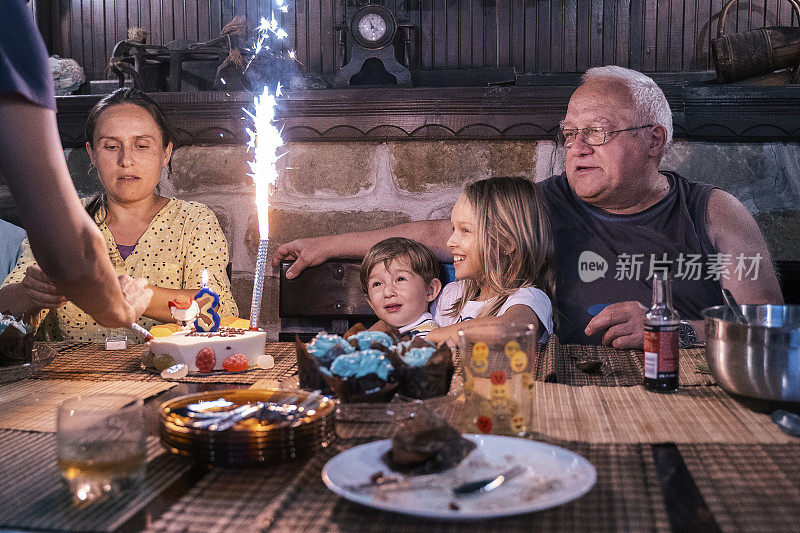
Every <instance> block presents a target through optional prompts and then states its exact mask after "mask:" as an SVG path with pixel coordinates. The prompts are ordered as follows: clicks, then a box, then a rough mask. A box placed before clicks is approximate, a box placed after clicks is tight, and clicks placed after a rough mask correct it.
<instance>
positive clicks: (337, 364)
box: [323, 348, 397, 403]
mask: <svg viewBox="0 0 800 533" xmlns="http://www.w3.org/2000/svg"><path fill="white" fill-rule="evenodd" d="M394 370H395V369H394V366H393V365H392V363H391V362H390V361H389V359H388V358H387V357H386V355H385V354H384V352H382V351H380V350H375V349H371V348H370V349H366V350H361V351H357V352H354V353H349V354H344V355H340V356H339V357H337V358H336V359H335V360H334V361H333V363H331V366H330V369H329V373H325V372H323V374H324V375H325V379H326V381H327V382H328V384H329V385H330V386H331V388H332V389H333V392H334V394H336V396H337V397H338V398H339V399H341V400H342V401H343V402H347V403H356V402H385V401H388V400H389V399H390V398H391V397H392V396H393V395H394V392H395V390H396V389H397V381H396V380H395V377H394Z"/></svg>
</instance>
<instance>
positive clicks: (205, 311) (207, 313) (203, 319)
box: [194, 270, 220, 331]
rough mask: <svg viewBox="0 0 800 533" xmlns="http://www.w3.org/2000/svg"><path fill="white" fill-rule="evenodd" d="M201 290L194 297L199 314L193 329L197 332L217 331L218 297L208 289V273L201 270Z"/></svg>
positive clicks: (218, 322)
mask: <svg viewBox="0 0 800 533" xmlns="http://www.w3.org/2000/svg"><path fill="white" fill-rule="evenodd" d="M201 281H202V288H201V289H200V290H199V291H198V293H197V294H195V295H194V299H195V301H197V306H198V307H199V308H200V314H198V315H197V318H196V319H195V321H194V328H195V329H196V330H197V331H219V324H220V317H219V313H217V309H218V308H219V295H218V294H217V293H216V292H214V291H212V290H211V289H209V288H208V271H207V270H203V273H202V275H201Z"/></svg>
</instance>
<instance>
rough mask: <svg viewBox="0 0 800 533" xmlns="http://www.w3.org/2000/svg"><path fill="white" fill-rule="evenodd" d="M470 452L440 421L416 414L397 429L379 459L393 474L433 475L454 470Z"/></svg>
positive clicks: (470, 446) (465, 442)
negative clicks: (389, 444)
mask: <svg viewBox="0 0 800 533" xmlns="http://www.w3.org/2000/svg"><path fill="white" fill-rule="evenodd" d="M474 449H475V443H474V442H472V441H471V440H468V439H465V438H464V437H462V436H461V434H460V433H459V432H458V431H457V430H456V429H455V428H453V426H451V425H450V424H448V423H447V422H446V421H445V420H444V419H443V418H441V417H439V416H437V415H435V414H433V413H429V412H426V411H420V412H418V413H415V414H414V415H412V416H411V417H410V418H408V419H407V420H405V421H404V422H403V423H402V424H401V425H400V428H399V429H398V431H397V433H395V436H394V438H392V447H391V449H390V450H389V451H388V452H386V453H385V454H384V455H383V457H382V459H383V461H384V462H385V463H386V464H387V465H388V466H389V467H390V468H391V469H392V470H394V471H397V472H403V473H406V474H434V473H437V472H442V471H443V470H447V469H448V468H453V467H454V466H457V465H458V464H459V463H460V462H461V461H462V460H463V459H464V458H465V457H466V456H467V455H469V454H470V452H471V451H472V450H474Z"/></svg>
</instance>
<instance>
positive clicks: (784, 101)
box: [57, 81, 800, 147]
mask: <svg viewBox="0 0 800 533" xmlns="http://www.w3.org/2000/svg"><path fill="white" fill-rule="evenodd" d="M661 86H662V87H663V89H664V92H665V94H666V96H667V100H668V101H669V104H670V107H671V108H672V112H673V117H674V118H673V120H674V123H675V136H676V137H678V138H688V139H695V140H719V141H736V142H750V141H765V140H778V141H800V86H790V87H728V86H718V85H686V84H683V83H679V82H677V81H675V82H673V83H661ZM574 89H575V85H530V86H524V87H492V88H481V87H459V88H400V87H389V88H363V89H328V90H317V91H312V90H295V91H288V92H287V93H286V95H285V97H284V98H283V99H282V100H281V101H280V109H279V111H278V115H277V116H278V121H279V123H280V125H281V126H282V127H283V131H284V138H285V139H286V140H287V141H310V142H315V141H322V142H324V141H347V140H351V141H367V140H372V141H384V140H414V139H442V140H446V139H462V140H467V139H540V140H541V139H555V133H556V130H557V128H558V124H559V121H560V120H561V119H562V118H563V117H564V113H565V112H566V108H567V102H568V101H569V97H570V95H571V94H572V92H573V91H574ZM153 97H154V98H156V99H157V100H158V101H159V102H160V103H161V105H162V106H163V107H164V109H165V112H166V114H167V118H168V119H169V121H170V124H171V125H172V126H173V127H174V129H175V130H176V132H177V134H178V142H179V143H180V144H217V143H223V144H225V143H244V142H246V140H247V136H246V134H245V126H246V125H247V122H246V121H245V120H244V116H245V114H244V112H243V111H242V108H243V107H247V106H250V105H252V95H250V94H249V93H223V92H195V93H154V94H153ZM99 98H100V97H99V96H64V97H59V98H58V99H57V100H58V121H59V130H60V132H61V139H62V142H63V143H64V145H65V146H72V147H79V146H83V143H84V142H85V141H84V139H83V125H84V123H85V121H86V116H87V114H88V111H89V109H90V108H91V106H92V105H94V103H95V102H97V100H98V99H99Z"/></svg>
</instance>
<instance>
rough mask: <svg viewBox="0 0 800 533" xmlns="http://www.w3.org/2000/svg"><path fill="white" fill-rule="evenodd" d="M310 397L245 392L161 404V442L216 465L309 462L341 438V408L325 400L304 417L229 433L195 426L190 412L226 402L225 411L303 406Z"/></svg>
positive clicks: (240, 426) (255, 423)
mask: <svg viewBox="0 0 800 533" xmlns="http://www.w3.org/2000/svg"><path fill="white" fill-rule="evenodd" d="M309 394H310V393H308V392H306V391H302V390H281V389H263V390H262V389H239V390H224V391H214V392H203V393H200V394H190V395H188V396H181V397H179V398H175V399H173V400H170V401H168V402H165V403H163V404H162V405H161V412H160V416H161V443H162V444H163V445H164V447H165V448H167V449H168V450H169V451H171V452H172V453H176V454H179V455H185V456H189V457H193V458H195V459H198V460H201V461H205V462H208V463H215V464H227V465H242V464H259V463H277V462H281V461H287V460H293V459H297V458H303V457H308V456H310V455H312V454H314V453H315V452H316V451H318V450H320V449H323V448H325V447H327V446H328V445H329V444H330V442H331V441H332V440H333V439H334V437H335V434H336V431H335V427H334V423H335V422H334V411H335V410H336V409H335V405H334V402H333V400H331V399H330V398H326V397H325V396H319V398H318V399H317V400H314V401H313V402H312V403H311V404H310V406H309V407H308V409H307V410H305V411H304V412H303V415H304V416H296V417H295V418H291V417H270V419H265V420H261V419H260V418H259V417H258V416H254V417H251V418H247V419H244V420H241V421H239V422H237V423H236V424H235V425H234V426H233V427H231V428H229V429H226V430H223V431H215V430H212V429H209V428H200V427H193V422H194V421H195V420H196V419H193V418H190V417H188V416H186V414H185V413H186V412H187V409H192V408H190V407H189V406H190V405H192V406H195V405H196V404H197V403H198V402H211V401H215V400H219V399H223V400H225V402H219V403H221V404H227V405H225V406H224V407H220V409H223V410H230V409H233V408H235V407H238V406H241V405H245V404H256V403H257V402H272V403H274V404H284V403H288V405H290V406H291V404H295V405H299V404H302V403H303V401H304V400H305V399H306V398H308V396H309ZM228 402H229V404H228ZM289 411H291V409H289Z"/></svg>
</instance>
